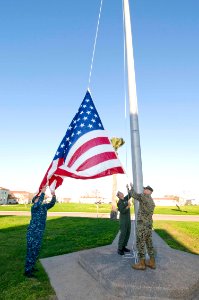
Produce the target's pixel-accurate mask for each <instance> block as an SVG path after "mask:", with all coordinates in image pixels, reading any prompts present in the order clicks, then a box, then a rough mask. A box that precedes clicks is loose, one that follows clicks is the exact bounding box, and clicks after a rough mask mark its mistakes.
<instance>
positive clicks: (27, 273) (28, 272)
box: [24, 271, 35, 278]
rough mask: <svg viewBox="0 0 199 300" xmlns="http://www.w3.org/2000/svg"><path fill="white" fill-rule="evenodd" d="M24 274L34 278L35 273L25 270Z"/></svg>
mask: <svg viewBox="0 0 199 300" xmlns="http://www.w3.org/2000/svg"><path fill="white" fill-rule="evenodd" d="M24 276H26V277H28V278H35V275H34V274H33V273H32V271H25V272H24Z"/></svg>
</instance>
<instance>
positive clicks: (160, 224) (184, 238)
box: [154, 221, 199, 254]
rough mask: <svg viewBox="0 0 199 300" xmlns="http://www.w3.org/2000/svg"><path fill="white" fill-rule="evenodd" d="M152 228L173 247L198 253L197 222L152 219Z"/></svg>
mask: <svg viewBox="0 0 199 300" xmlns="http://www.w3.org/2000/svg"><path fill="white" fill-rule="evenodd" d="M154 229H155V231H156V232H157V233H158V235H159V236H161V238H163V239H164V240H165V242H166V243H167V244H168V245H169V246H170V247H171V248H173V249H177V250H181V251H185V252H189V253H193V254H199V223H198V222H181V221H178V222H175V221H154Z"/></svg>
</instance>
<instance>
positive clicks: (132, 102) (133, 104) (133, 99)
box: [123, 0, 143, 223]
mask: <svg viewBox="0 0 199 300" xmlns="http://www.w3.org/2000/svg"><path fill="white" fill-rule="evenodd" d="M123 6H124V26H125V40H126V56H127V73H128V96H129V106H130V131H131V154H132V171H133V185H134V189H135V191H136V192H137V193H142V192H143V175H142V159H141V147H140V134H139V123H138V105H137V93H136V82H135V69H134V58H133V42H132V32H131V17H130V9H129V0H123ZM138 208H139V203H138V201H137V200H135V201H134V209H135V223H137V213H138Z"/></svg>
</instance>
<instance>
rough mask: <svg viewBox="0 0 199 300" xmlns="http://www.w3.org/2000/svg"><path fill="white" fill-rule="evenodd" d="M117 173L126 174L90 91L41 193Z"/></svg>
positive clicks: (56, 155)
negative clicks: (68, 179)
mask: <svg viewBox="0 0 199 300" xmlns="http://www.w3.org/2000/svg"><path fill="white" fill-rule="evenodd" d="M116 173H121V174H124V170H123V167H122V165H121V163H120V161H119V159H118V157H117V154H116V152H115V150H114V148H113V147H112V145H111V142H110V140H109V138H108V135H107V133H106V131H105V130H104V127H103V125H102V122H101V119H100V117H99V115H98V112H97V110H96V108H95V105H94V103H93V100H92V98H91V94H90V92H89V91H87V92H86V95H85V97H84V100H83V101H82V103H81V105H80V107H79V110H78V112H77V114H76V115H75V117H74V118H73V120H72V122H71V123H70V126H69V127H68V129H67V131H66V134H65V136H64V138H63V139H62V141H61V143H60V145H59V147H58V149H57V151H56V153H55V156H54V158H53V161H52V162H51V164H50V166H49V168H48V170H47V172H46V174H45V176H44V179H43V180H42V182H41V185H40V188H39V191H40V190H41V189H42V187H43V186H45V185H48V186H49V187H50V189H51V190H55V189H56V188H58V187H59V186H60V185H61V184H62V182H63V179H64V177H73V178H76V179H94V178H99V177H103V176H108V175H112V174H116Z"/></svg>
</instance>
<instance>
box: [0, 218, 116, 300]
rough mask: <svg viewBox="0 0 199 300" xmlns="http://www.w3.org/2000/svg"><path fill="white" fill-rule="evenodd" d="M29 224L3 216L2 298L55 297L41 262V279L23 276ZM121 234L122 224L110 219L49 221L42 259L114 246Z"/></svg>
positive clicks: (0, 251) (0, 233)
mask: <svg viewBox="0 0 199 300" xmlns="http://www.w3.org/2000/svg"><path fill="white" fill-rule="evenodd" d="M29 221H30V218H29V217H18V216H17V217H16V216H9V217H8V216H0V262H1V263H0V299H3V300H38V299H42V300H45V299H46V300H47V299H49V296H50V295H54V290H53V289H52V287H51V286H50V283H49V280H48V277H47V275H46V273H45V272H44V270H43V268H42V266H41V264H40V263H39V262H38V263H37V268H38V269H39V272H38V273H37V279H28V278H26V277H24V276H23V272H24V262H25V254H26V230H27V225H28V224H29ZM117 232H118V222H117V221H115V222H114V221H111V220H109V219H89V218H68V217H62V218H57V217H54V218H53V217H52V218H48V220H47V226H46V230H45V235H44V239H43V245H42V249H41V254H40V257H41V258H42V257H49V256H55V255H60V254H64V253H70V252H75V251H79V250H82V249H88V248H94V247H98V246H102V245H107V244H111V243H112V241H113V239H114V238H115V236H116V234H117ZM85 233H86V234H85Z"/></svg>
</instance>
